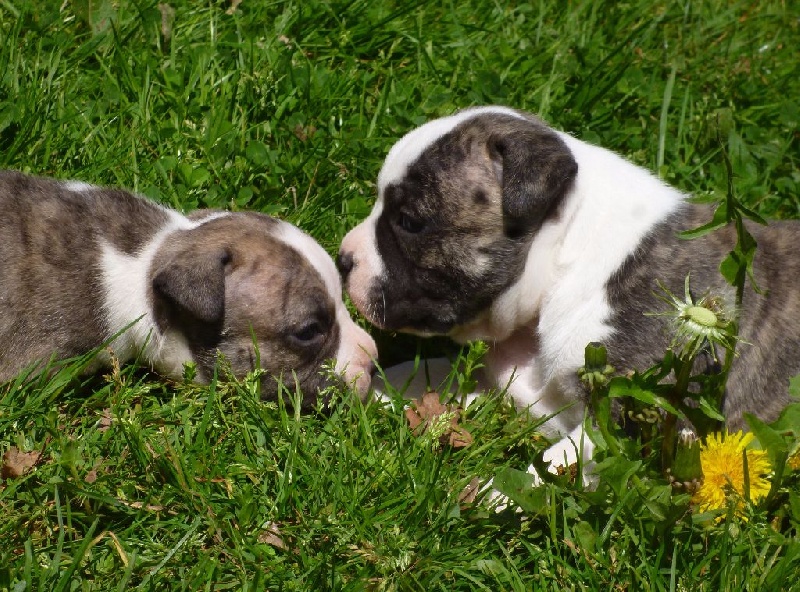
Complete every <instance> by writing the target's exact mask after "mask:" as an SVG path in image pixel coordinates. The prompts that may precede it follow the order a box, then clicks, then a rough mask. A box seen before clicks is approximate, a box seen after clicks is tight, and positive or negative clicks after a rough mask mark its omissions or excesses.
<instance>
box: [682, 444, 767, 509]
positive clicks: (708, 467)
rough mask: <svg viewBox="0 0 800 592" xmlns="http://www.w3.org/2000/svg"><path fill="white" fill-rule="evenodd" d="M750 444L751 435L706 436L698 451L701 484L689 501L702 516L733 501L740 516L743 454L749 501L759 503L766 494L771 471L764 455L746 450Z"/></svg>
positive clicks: (743, 478)
mask: <svg viewBox="0 0 800 592" xmlns="http://www.w3.org/2000/svg"><path fill="white" fill-rule="evenodd" d="M752 441H753V434H750V433H747V434H743V433H742V432H741V431H739V432H736V433H735V434H728V433H727V432H723V433H721V434H709V436H708V437H707V438H706V442H705V444H704V445H703V446H702V447H701V448H700V465H701V467H702V469H703V484H702V485H701V486H700V489H698V491H697V492H696V493H695V494H694V497H693V498H692V501H694V503H696V504H697V505H698V507H699V509H700V511H701V512H708V511H713V510H720V509H724V508H726V507H728V503H729V502H730V501H731V500H734V501H735V502H736V509H737V514H739V515H740V516H741V510H742V508H743V507H744V501H745V500H744V496H745V491H744V486H745V469H744V461H743V460H742V453H743V452H744V454H746V456H747V482H748V485H749V489H750V501H758V500H759V499H760V498H762V497H764V496H766V495H767V493H769V489H770V483H769V479H768V477H769V474H770V471H771V470H772V467H771V466H770V464H769V459H768V458H767V453H766V452H765V451H763V450H747V446H748V445H749V444H750V442H752Z"/></svg>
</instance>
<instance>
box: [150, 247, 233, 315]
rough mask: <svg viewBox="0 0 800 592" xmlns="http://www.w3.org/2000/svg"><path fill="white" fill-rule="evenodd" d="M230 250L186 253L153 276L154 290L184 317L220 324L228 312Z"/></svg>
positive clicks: (156, 294)
mask: <svg viewBox="0 0 800 592" xmlns="http://www.w3.org/2000/svg"><path fill="white" fill-rule="evenodd" d="M230 260H231V254H230V252H229V251H228V250H227V249H216V250H210V251H205V252H199V253H195V252H191V253H187V252H185V251H184V252H183V253H180V254H179V255H178V256H176V257H175V258H174V259H173V260H172V261H170V262H168V263H167V264H166V265H164V266H163V267H162V268H161V269H159V270H158V271H157V272H156V274H155V275H154V276H153V293H154V295H155V296H156V297H157V298H158V297H160V298H162V299H163V300H164V301H165V302H166V303H167V304H169V305H171V307H172V308H174V309H175V311H176V312H177V313H178V314H179V315H180V316H181V317H187V316H188V317H189V318H190V319H194V320H195V321H200V322H202V323H209V324H217V323H221V322H222V319H223V317H224V314H225V266H226V265H227V264H228V263H229V262H230Z"/></svg>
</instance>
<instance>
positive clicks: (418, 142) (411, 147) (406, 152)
mask: <svg viewBox="0 0 800 592" xmlns="http://www.w3.org/2000/svg"><path fill="white" fill-rule="evenodd" d="M485 114H499V115H510V116H512V117H517V118H519V119H525V118H524V116H523V115H521V114H520V113H518V112H517V111H514V110H513V109H509V108H507V107H478V108H475V109H467V110H464V111H459V112H458V113H456V114H454V115H450V116H448V117H442V118H439V119H434V120H432V121H429V122H428V123H426V124H424V125H422V126H420V127H418V128H416V129H414V130H412V131H410V132H408V133H407V134H406V135H405V136H403V137H402V138H400V139H399V140H398V141H397V143H396V144H395V145H394V146H392V148H391V149H390V150H389V153H388V154H387V155H386V160H385V161H384V163H383V167H382V168H381V171H380V173H379V174H378V194H379V196H380V195H382V194H383V191H384V189H385V188H386V186H387V185H390V184H392V183H398V182H399V181H401V180H402V179H403V178H404V177H405V176H406V172H407V171H408V168H409V166H411V165H412V164H413V163H414V162H416V161H417V159H418V158H419V157H420V156H421V155H422V153H423V152H424V151H425V150H426V149H427V148H428V147H429V146H430V145H431V144H433V143H434V142H436V141H437V140H439V139H440V138H442V137H443V136H445V135H447V134H448V133H450V132H451V131H453V129H455V128H456V127H457V126H459V125H460V124H462V123H464V122H466V121H469V120H470V119H474V118H476V117H479V116H481V115H485ZM379 199H380V197H379Z"/></svg>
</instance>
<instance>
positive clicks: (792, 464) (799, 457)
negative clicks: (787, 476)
mask: <svg viewBox="0 0 800 592" xmlns="http://www.w3.org/2000/svg"><path fill="white" fill-rule="evenodd" d="M788 465H789V468H790V469H792V470H793V471H800V448H798V449H797V450H795V451H794V452H792V454H791V455H790V456H789V461H788Z"/></svg>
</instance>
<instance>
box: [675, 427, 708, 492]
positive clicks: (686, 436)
mask: <svg viewBox="0 0 800 592" xmlns="http://www.w3.org/2000/svg"><path fill="white" fill-rule="evenodd" d="M672 474H673V475H674V476H675V479H676V480H677V481H680V482H684V483H685V482H691V481H694V480H696V479H700V478H701V477H702V476H703V469H702V466H701V465H700V441H699V440H698V439H697V436H696V435H695V433H694V432H693V431H692V430H690V429H687V428H684V429H682V430H681V431H680V433H679V434H678V444H677V447H676V450H675V463H674V465H673V467H672Z"/></svg>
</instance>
